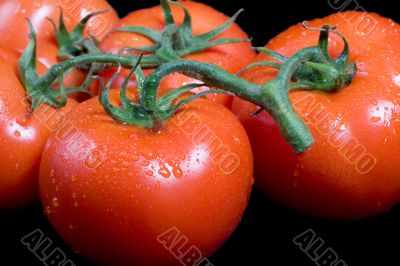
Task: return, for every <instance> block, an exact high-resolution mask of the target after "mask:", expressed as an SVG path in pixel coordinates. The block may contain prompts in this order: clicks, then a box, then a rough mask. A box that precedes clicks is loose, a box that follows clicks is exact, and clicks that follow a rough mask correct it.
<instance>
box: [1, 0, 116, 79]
mask: <svg viewBox="0 0 400 266" xmlns="http://www.w3.org/2000/svg"><path fill="white" fill-rule="evenodd" d="M60 7H61V8H62V10H63V13H64V20H65V24H66V26H67V28H68V30H72V29H73V28H74V27H75V26H76V25H77V24H78V23H79V22H80V21H81V20H82V19H83V18H84V17H85V16H86V15H88V14H90V13H93V12H95V11H100V10H106V9H107V10H108V12H106V13H104V14H100V15H98V16H96V17H94V18H92V19H91V20H90V21H89V23H88V31H89V32H90V33H91V34H92V35H94V36H95V37H97V38H98V39H99V40H101V39H103V38H104V36H105V35H106V34H108V32H109V31H110V30H111V29H112V28H113V26H114V25H115V24H116V23H117V22H118V20H119V19H118V16H117V14H116V12H115V11H114V10H113V8H112V7H111V6H110V5H109V4H108V3H107V1H105V0H85V1H81V0H59V1H54V0H34V1H33V0H18V1H15V0H0V18H1V23H0V35H1V39H0V45H2V46H4V47H8V48H10V49H15V50H17V51H18V52H22V51H23V50H25V48H26V46H27V45H28V43H29V27H28V23H27V21H26V18H29V19H30V20H31V21H32V23H33V26H34V28H35V31H36V33H37V38H38V61H40V62H41V63H42V64H44V65H45V66H46V67H47V68H50V67H51V66H52V65H54V64H56V63H58V59H57V53H58V46H57V42H56V39H55V35H54V29H53V26H52V25H51V23H50V22H49V21H48V19H47V18H51V19H53V20H54V21H55V22H56V24H57V25H58V20H59V17H60ZM83 79H84V74H83V73H81V72H80V71H77V70H76V71H73V74H72V75H69V76H68V77H67V79H66V80H65V82H66V85H67V86H79V85H80V84H81V82H82V81H83Z"/></svg>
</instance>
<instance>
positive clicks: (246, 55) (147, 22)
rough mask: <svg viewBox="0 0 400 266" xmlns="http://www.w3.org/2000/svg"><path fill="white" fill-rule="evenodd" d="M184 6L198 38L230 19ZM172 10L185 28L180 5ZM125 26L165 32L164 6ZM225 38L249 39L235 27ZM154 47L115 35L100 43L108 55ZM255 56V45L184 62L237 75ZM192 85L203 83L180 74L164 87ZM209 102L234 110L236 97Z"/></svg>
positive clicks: (133, 16) (219, 49) (199, 6)
mask: <svg viewBox="0 0 400 266" xmlns="http://www.w3.org/2000/svg"><path fill="white" fill-rule="evenodd" d="M181 3H182V4H184V5H185V6H186V8H187V9H188V10H189V12H190V14H191V15H192V22H193V23H192V24H193V34H194V35H201V34H204V33H206V32H208V31H210V30H212V29H215V28H217V27H219V26H220V25H222V24H223V23H225V22H226V21H227V20H228V19H229V17H227V16H226V15H224V14H222V13H221V12H219V11H217V10H215V9H213V8H212V7H210V6H207V5H205V4H203V3H197V2H191V1H182V2H181ZM171 9H172V12H173V16H174V18H175V22H176V23H177V24H178V25H179V24H181V23H182V21H183V17H184V13H183V11H182V9H181V8H180V7H177V6H176V5H171ZM124 26H141V27H146V28H150V29H153V30H157V31H162V30H163V29H164V27H165V21H164V16H163V12H162V9H161V7H160V6H156V7H153V8H147V9H142V10H138V11H134V12H132V13H130V14H129V15H127V16H126V17H124V18H122V19H121V21H120V23H119V24H118V25H117V26H116V27H124ZM221 38H239V39H248V38H249V37H248V35H247V34H246V33H245V32H244V31H243V30H242V29H241V28H240V27H239V26H238V25H237V24H234V25H232V26H231V27H229V28H228V29H227V30H226V31H225V32H223V33H221V34H220V35H219V36H218V37H216V38H215V39H221ZM152 44H153V43H152V42H151V41H150V40H149V39H148V38H146V37H144V36H141V35H138V34H133V33H125V32H117V31H115V32H112V33H110V35H109V36H107V37H106V38H105V39H104V40H103V41H102V42H101V43H100V46H99V47H100V49H101V50H103V51H105V52H109V53H113V54H117V53H118V52H119V50H120V49H121V48H125V47H140V46H148V45H152ZM255 55H256V54H255V52H254V51H253V50H252V49H251V43H250V42H242V43H233V44H226V45H219V46H215V47H212V48H210V49H207V50H205V51H203V52H199V53H196V54H192V55H188V56H185V57H184V58H185V59H188V60H195V61H200V62H204V63H214V64H216V65H219V66H220V67H221V68H223V69H225V70H227V71H228V72H231V73H234V74H236V73H237V72H238V71H240V70H241V69H243V68H244V67H246V66H247V65H248V64H249V63H250V62H251V61H252V60H253V59H254V58H255ZM115 71H116V70H115V69H109V70H107V71H105V72H104V73H102V74H101V76H102V77H104V78H105V79H106V80H109V79H110V78H111V77H112V75H113V74H114V73H115ZM127 73H128V71H123V72H122V74H121V76H120V78H118V79H117V80H116V82H115V83H114V87H120V86H121V84H122V83H123V81H124V78H125V77H126V76H127ZM148 73H150V72H148ZM190 83H199V81H198V80H195V79H192V78H189V77H186V76H183V75H180V74H172V75H169V76H168V77H166V78H165V79H164V80H163V87H166V88H169V89H176V88H179V87H181V86H183V85H186V84H190ZM133 84H134V83H132V85H133ZM98 85H99V84H98ZM208 89H209V88H208V87H202V88H199V89H197V90H195V91H197V92H199V91H204V90H208ZM93 90H94V93H95V94H96V93H98V91H99V87H98V86H97V87H96V88H93ZM206 98H207V99H209V100H211V101H214V102H217V103H220V104H223V105H226V106H230V103H231V99H232V97H230V96H228V95H222V94H221V95H215V94H210V95H208V96H206Z"/></svg>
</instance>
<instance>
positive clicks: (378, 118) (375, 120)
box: [371, 117, 382, 123]
mask: <svg viewBox="0 0 400 266" xmlns="http://www.w3.org/2000/svg"><path fill="white" fill-rule="evenodd" d="M381 120H382V118H380V117H371V122H373V123H378V122H380V121H381Z"/></svg>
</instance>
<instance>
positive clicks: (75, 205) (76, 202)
mask: <svg viewBox="0 0 400 266" xmlns="http://www.w3.org/2000/svg"><path fill="white" fill-rule="evenodd" d="M78 206H79V204H78V201H76V200H75V201H74V207H75V208H77V207H78Z"/></svg>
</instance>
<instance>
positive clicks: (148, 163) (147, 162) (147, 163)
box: [141, 161, 150, 166]
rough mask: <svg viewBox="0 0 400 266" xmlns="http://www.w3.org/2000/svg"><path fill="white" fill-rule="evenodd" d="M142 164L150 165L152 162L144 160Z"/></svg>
mask: <svg viewBox="0 0 400 266" xmlns="http://www.w3.org/2000/svg"><path fill="white" fill-rule="evenodd" d="M141 165H142V166H149V165H150V162H149V161H143V162H142V163H141Z"/></svg>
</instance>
